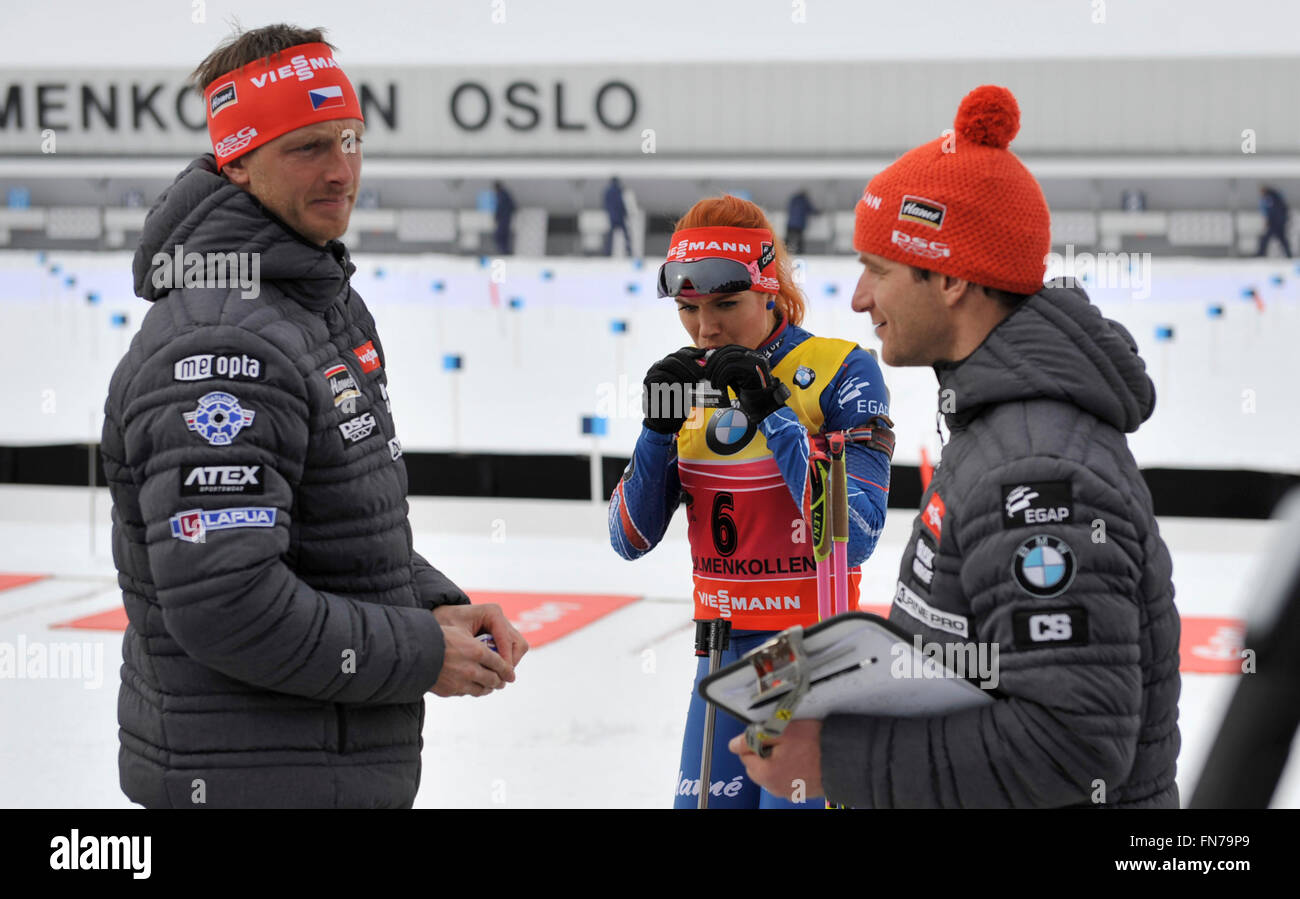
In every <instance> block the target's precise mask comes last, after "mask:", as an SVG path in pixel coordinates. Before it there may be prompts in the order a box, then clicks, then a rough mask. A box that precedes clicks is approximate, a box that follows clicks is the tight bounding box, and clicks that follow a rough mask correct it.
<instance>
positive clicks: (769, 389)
mask: <svg viewBox="0 0 1300 899" xmlns="http://www.w3.org/2000/svg"><path fill="white" fill-rule="evenodd" d="M704 377H705V378H707V379H708V381H709V383H710V384H712V385H713V386H714V387H716V388H718V389H719V390H725V389H726V388H728V387H730V388H731V389H732V390H733V391H735V394H736V399H738V400H739V401H740V410H741V411H742V412H744V413H745V417H746V418H748V419H749V420H750V421H752V422H755V423H758V422H760V421H762V420H763V419H765V418H767V417H768V416H769V415H771V414H772V413H773V412H775V411H776V410H777V409H780V408H781V407H782V406H784V405H785V401H786V400H788V399H789V398H790V388H789V387H786V386H785V385H784V384H782V383H781V382H780V381H779V380H777V378H776V376H775V375H773V374H772V369H771V368H769V367H768V364H767V359H766V358H764V356H763V354H762V353H760V352H758V351H757V350H751V349H747V348H745V347H743V346H738V345H736V344H731V345H730V346H724V347H720V348H719V349H716V350H714V351H713V353H712V354H711V355H710V356H709V361H708V362H707V363H706V364H705V366H704Z"/></svg>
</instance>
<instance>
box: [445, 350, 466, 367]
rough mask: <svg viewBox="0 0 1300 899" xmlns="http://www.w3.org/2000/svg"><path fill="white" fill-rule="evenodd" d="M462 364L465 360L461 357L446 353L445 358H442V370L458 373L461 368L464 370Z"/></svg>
mask: <svg viewBox="0 0 1300 899" xmlns="http://www.w3.org/2000/svg"><path fill="white" fill-rule="evenodd" d="M464 362H465V360H464V358H463V357H461V356H459V355H457V354H455V353H447V354H446V355H445V356H443V357H442V370H443V371H460V370H461V369H462V368H464Z"/></svg>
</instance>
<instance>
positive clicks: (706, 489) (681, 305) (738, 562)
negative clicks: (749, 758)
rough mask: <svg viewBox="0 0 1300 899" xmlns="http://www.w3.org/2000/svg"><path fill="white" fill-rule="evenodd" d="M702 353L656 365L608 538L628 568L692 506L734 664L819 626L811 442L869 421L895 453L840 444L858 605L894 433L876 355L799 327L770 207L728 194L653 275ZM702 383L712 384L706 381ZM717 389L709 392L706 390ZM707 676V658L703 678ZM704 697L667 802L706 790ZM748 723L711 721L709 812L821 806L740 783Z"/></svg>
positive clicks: (700, 605)
mask: <svg viewBox="0 0 1300 899" xmlns="http://www.w3.org/2000/svg"><path fill="white" fill-rule="evenodd" d="M659 295H660V296H661V297H673V298H675V300H676V303H677V314H678V315H679V316H680V317H681V321H682V325H683V326H684V327H685V328H686V333H687V334H688V335H689V336H690V338H691V341H692V343H693V344H694V346H691V347H684V348H682V349H680V350H678V351H677V352H675V353H672V354H670V355H668V356H666V357H665V358H663V359H662V360H660V361H659V362H656V363H655V364H654V365H653V366H651V368H650V370H649V372H648V373H647V374H646V378H645V388H646V393H645V406H646V417H645V420H644V422H643V426H642V428H641V436H640V437H639V438H638V440H637V443H636V449H635V451H634V453H633V457H632V461H631V462H630V463H629V464H628V467H627V471H626V472H624V475H623V479H622V480H621V481H620V482H619V484H618V487H617V488H615V490H614V493H613V495H612V496H611V497H610V510H609V531H610V542H611V543H612V544H613V546H614V549H615V550H616V551H617V552H618V553H619V554H620V555H621V556H623V558H625V559H635V558H638V557H640V556H642V555H645V553H647V552H649V551H650V550H651V549H653V548H654V546H655V545H656V544H657V543H658V542H659V540H660V539H662V537H663V535H664V531H665V530H666V529H667V527H668V521H669V519H671V518H672V515H673V512H674V511H675V510H676V508H677V506H678V504H679V503H684V504H685V506H686V515H687V520H688V525H687V533H688V536H689V540H690V545H691V558H692V562H693V566H694V581H695V600H694V601H695V618H696V620H697V621H699V620H708V619H714V618H724V619H727V620H729V621H730V622H731V627H732V631H731V642H730V648H729V649H728V650H727V651H726V652H725V653H724V654H723V658H722V664H724V665H725V664H729V663H731V662H733V661H735V660H736V659H738V658H739V657H740V656H742V655H744V654H745V653H746V652H748V651H749V650H750V649H753V648H754V647H755V646H757V645H758V644H760V643H762V642H763V641H764V640H766V639H768V638H770V637H771V636H772V634H773V633H774V632H776V631H780V630H783V629H785V628H788V627H791V626H793V625H796V624H801V625H811V624H815V623H816V622H817V620H818V609H817V572H816V565H815V562H814V558H813V538H812V532H811V527H810V526H809V524H808V521H809V519H810V514H809V510H810V504H811V501H812V492H813V479H812V477H811V466H810V456H811V454H812V453H814V452H816V451H817V448H816V445H815V444H816V441H815V440H813V439H811V438H810V435H817V434H820V433H822V432H825V431H841V430H849V429H854V428H857V429H859V430H858V431H857V432H855V433H858V434H865V433H868V432H867V431H864V430H862V429H864V428H868V427H871V428H873V430H874V432H875V433H876V434H877V435H886V436H887V437H888V443H887V444H886V443H884V442H879V441H873V442H870V443H861V442H857V443H854V442H851V443H849V444H848V446H847V447H846V459H847V463H848V473H849V478H848V484H849V487H848V500H849V502H848V505H849V545H848V552H849V563H850V565H851V566H852V569H851V571H850V574H849V583H850V606H849V607H850V608H852V609H856V608H857V598H858V581H859V580H860V579H861V573H860V571H859V569H858V566H859V565H860V564H861V562H862V561H863V560H864V559H866V558H867V556H869V555H870V554H871V552H872V550H873V549H874V548H875V545H876V540H877V538H878V537H879V535H880V532H881V529H882V528H883V526H884V522H885V505H886V500H887V498H888V492H889V464H890V459H889V456H890V452H889V451H890V450H892V434H890V433H889V432H888V427H889V421H888V414H889V410H888V392H887V391H886V389H885V384H884V379H883V378H882V377H881V373H880V368H879V366H878V365H877V364H876V360H875V359H874V358H873V357H872V356H871V355H869V354H868V353H867V352H865V351H864V350H862V349H861V348H860V347H859V346H858V345H857V344H856V343H854V342H852V341H848V340H835V339H832V338H827V337H814V336H813V335H812V334H809V333H808V332H807V331H805V330H803V329H802V328H800V327H799V323H800V322H801V321H802V320H803V313H804V299H803V296H802V295H801V294H800V292H799V290H798V288H796V287H795V286H794V284H793V282H792V280H791V276H790V265H789V260H788V258H787V256H786V252H785V247H784V246H783V244H782V243H781V241H779V240H777V239H776V238H775V237H774V235H773V233H772V226H771V224H770V223H769V222H768V221H767V218H766V216H765V215H764V214H763V212H762V210H761V209H759V208H758V207H757V206H755V205H754V204H753V203H750V202H748V201H745V200H741V199H738V198H736V197H732V196H724V197H713V198H709V199H705V200H701V201H700V202H699V203H696V204H695V206H693V207H692V208H691V210H690V211H689V212H688V213H687V214H686V215H685V217H683V218H682V220H681V221H679V222H678V223H677V228H676V232H675V233H674V234H673V238H672V242H671V244H670V245H669V251H668V259H667V261H666V262H665V263H664V265H663V267H662V268H661V269H660V271H659ZM700 382H707V384H704V385H701V384H700ZM710 388H711V389H710ZM707 673H708V659H707V658H701V659H700V661H699V665H698V670H697V672H696V678H695V683H696V684H698V683H699V681H700V679H701V678H702V677H704V676H705V674H707ZM704 719H705V703H704V701H703V700H702V699H700V698H699V695H698V693H697V692H696V691H695V689H694V687H693V688H692V691H691V701H690V708H689V711H688V713H687V719H686V733H685V736H684V738H683V742H682V755H681V766H680V769H679V771H678V775H677V784H676V795H675V799H674V806H675V807H677V808H695V807H696V804H697V802H698V796H699V789H700V787H699V778H700V759H701V753H702V748H703V739H704ZM743 729H744V726H743V725H742V723H741V722H740V721H738V720H736V719H734V718H732V717H730V716H729V715H726V714H725V713H723V712H719V713H718V715H717V722H716V726H715V731H714V739H713V747H714V748H713V752H712V770H711V774H710V777H709V780H710V787H709V797H708V804H709V807H710V808H822V807H823V804H822V803H821V802H820V801H813V802H807V803H805V802H800V801H798V800H799V799H800V797H798V796H797V794H793V793H792V796H793V801H792V798H791V797H790V796H774V795H771V794H769V793H768V792H767V791H765V790H762V789H761V788H759V787H758V786H757V785H756V784H753V783H752V782H750V781H749V779H748V778H747V777H746V776H745V771H744V768H743V766H742V765H741V763H740V761H739V759H738V758H737V757H736V756H735V755H733V754H732V753H731V752H729V751H727V743H728V741H730V740H731V738H732V737H734V736H735V735H736V734H738V733H740V732H741V731H743Z"/></svg>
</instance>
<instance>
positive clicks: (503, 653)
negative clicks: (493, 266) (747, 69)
mask: <svg viewBox="0 0 1300 899" xmlns="http://www.w3.org/2000/svg"><path fill="white" fill-rule="evenodd" d="M194 79H195V81H196V83H197V85H198V86H199V87H200V88H201V89H202V90H203V96H204V104H205V107H206V112H207V116H208V133H209V136H210V137H211V140H212V149H213V154H212V155H205V156H202V157H200V158H199V159H197V160H195V161H194V162H193V163H192V164H191V165H190V166H189V168H188V169H186V170H185V171H184V172H183V173H182V174H181V175H180V176H179V177H178V178H177V179H176V181H175V183H173V184H172V186H171V187H170V188H168V189H167V190H166V191H164V192H163V194H162V196H160V197H159V198H158V200H157V202H156V204H155V205H154V208H153V209H152V210H151V211H150V214H149V217H148V219H147V220H146V223H145V228H144V233H143V234H142V236H141V241H140V246H139V249H138V250H137V252H136V257H135V263H134V272H135V284H136V292H137V293H138V294H139V295H140V296H141V297H143V298H145V299H147V300H149V301H151V302H152V303H153V304H154V305H153V308H152V309H151V310H150V311H149V313H148V315H146V316H145V319H144V322H143V323H142V324H141V327H140V332H139V333H138V334H137V335H136V337H135V339H134V340H133V341H132V344H131V349H130V351H129V352H128V353H127V355H126V356H125V357H124V358H123V359H122V361H121V363H120V364H119V365H118V367H117V370H116V372H115V373H114V375H113V380H112V383H111V385H110V387H109V394H108V400H107V403H106V404H105V420H104V434H103V442H102V452H103V456H104V469H105V472H106V474H107V476H108V480H109V487H110V491H111V493H112V497H113V550H114V559H115V562H116V564H117V568H118V573H119V583H120V584H121V586H122V591H123V597H124V600H125V604H126V610H127V615H128V617H129V619H130V624H129V625H128V627H127V630H126V634H125V636H124V638H123V644H122V656H123V666H122V686H121V692H120V695H119V702H118V721H119V724H120V725H121V730H120V739H121V751H120V753H119V770H120V776H121V784H122V789H123V791H124V792H125V793H126V795H127V797H128V798H130V799H131V800H132V801H133V802H137V803H140V804H142V805H145V806H148V807H199V808H202V807H212V808H231V807H243V808H250V807H371V808H374V807H409V806H411V805H412V803H413V802H414V800H415V795H416V791H417V789H418V787H419V782H420V751H421V748H422V745H423V742H422V737H421V730H422V727H423V723H424V694H425V693H426V692H433V693H435V694H437V695H439V696H460V695H469V696H483V695H486V694H488V693H490V692H492V691H493V690H494V689H499V688H502V687H504V686H505V684H506V683H507V682H509V681H513V680H514V678H515V674H514V666H515V664H517V663H518V661H519V659H520V657H521V656H522V655H523V654H524V652H525V651H526V650H527V648H528V645H527V643H526V642H525V641H524V639H523V638H522V637H521V636H520V635H519V633H518V632H517V631H516V630H515V629H514V628H513V627H511V626H510V624H509V622H507V621H506V619H505V616H504V615H503V614H502V612H501V610H500V608H499V607H497V606H494V605H477V606H474V605H469V598H468V597H467V596H466V595H465V594H464V593H463V592H462V591H461V590H460V589H459V588H458V587H456V585H455V584H453V583H452V582H451V581H450V580H448V579H447V578H446V577H445V576H443V575H442V574H441V573H440V572H438V571H437V570H436V569H434V568H433V567H432V566H431V565H430V564H429V563H428V562H427V561H425V559H424V558H423V557H422V556H420V554H419V553H417V552H415V550H414V548H413V546H412V537H411V527H410V524H409V523H408V521H407V504H406V489H407V477H406V466H405V462H403V460H402V447H401V443H400V441H399V440H398V438H397V433H396V430H395V427H394V423H393V416H392V409H391V406H390V404H389V393H388V378H387V374H386V365H387V357H386V356H385V354H384V348H383V344H382V343H381V342H380V340H379V336H378V334H377V333H376V331H375V323H374V319H373V318H372V317H371V315H370V313H369V311H368V310H367V309H366V306H365V303H364V302H363V301H362V299H361V297H360V296H358V295H357V293H356V291H354V290H353V289H352V287H351V285H350V283H349V278H350V276H351V275H352V273H353V271H355V266H353V264H352V262H351V260H350V259H349V257H348V252H347V249H346V248H345V247H344V246H343V244H341V243H340V242H339V241H338V238H339V237H340V236H341V235H342V234H343V233H344V232H345V231H346V229H347V225H348V218H349V215H350V214H351V211H352V204H353V202H354V200H355V198H356V192H357V186H358V184H359V179H360V174H361V150H360V143H361V133H362V130H363V128H364V117H363V116H362V113H361V108H360V106H359V104H358V103H357V97H356V94H355V92H354V91H353V89H352V85H351V83H350V82H349V81H348V79H347V77H346V76H345V75H344V74H343V70H342V69H340V68H339V65H338V63H337V61H336V60H335V59H334V58H333V54H332V53H331V47H330V45H328V44H326V43H324V41H323V37H322V34H321V32H320V31H319V30H311V31H303V30H301V29H297V28H292V27H290V26H287V25H276V26H270V27H267V28H261V29H258V30H256V31H252V32H248V33H246V34H242V35H238V36H236V37H235V38H234V39H233V40H232V41H231V42H230V43H228V44H227V45H225V46H223V47H221V48H219V49H218V50H217V51H216V52H214V53H213V54H212V55H211V56H209V57H208V59H207V60H205V61H204V62H203V64H201V65H200V66H199V68H198V70H197V71H196V72H195V75H194ZM232 260H234V261H236V262H237V263H238V269H239V272H240V273H241V276H240V279H239V283H233V282H232V280H231V279H230V278H228V277H227V276H228V273H229V272H228V269H229V266H230V264H231V262H232ZM246 261H247V262H250V263H251V264H249V265H245V262H246ZM247 271H252V272H253V273H254V274H255V275H256V276H257V277H256V278H255V279H254V280H255V282H256V283H251V284H250V283H245V282H244V278H243V274H244V273H246V272H247ZM487 635H490V636H491V638H492V640H494V641H495V650H496V651H493V648H492V645H491V644H488V643H486V642H485V641H484V640H481V639H478V638H479V637H481V636H487Z"/></svg>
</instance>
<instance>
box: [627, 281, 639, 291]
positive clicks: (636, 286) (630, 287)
mask: <svg viewBox="0 0 1300 899" xmlns="http://www.w3.org/2000/svg"><path fill="white" fill-rule="evenodd" d="M627 292H628V293H640V292H641V285H640V284H638V283H636V282H635V281H628V282H627Z"/></svg>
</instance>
